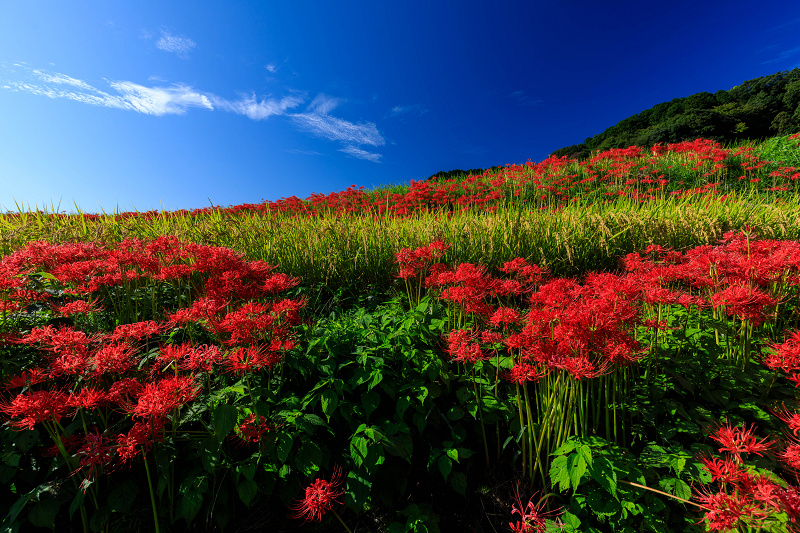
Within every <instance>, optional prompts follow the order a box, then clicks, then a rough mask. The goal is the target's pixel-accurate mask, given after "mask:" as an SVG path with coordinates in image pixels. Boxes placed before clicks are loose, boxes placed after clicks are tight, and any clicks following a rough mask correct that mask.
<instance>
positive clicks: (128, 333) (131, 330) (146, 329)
mask: <svg viewBox="0 0 800 533" xmlns="http://www.w3.org/2000/svg"><path fill="white" fill-rule="evenodd" d="M164 329H165V326H164V325H162V324H158V323H157V322H155V321H153V320H145V321H144V322H134V323H133V324H120V325H119V326H117V327H116V329H114V332H113V333H111V334H110V335H108V336H107V337H106V338H107V339H108V340H111V341H121V340H126V339H137V340H138V339H144V338H147V337H151V336H153V335H158V334H159V333H161V332H162V331H164Z"/></svg>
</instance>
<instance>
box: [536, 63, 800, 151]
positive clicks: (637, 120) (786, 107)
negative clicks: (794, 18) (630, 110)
mask: <svg viewBox="0 0 800 533" xmlns="http://www.w3.org/2000/svg"><path fill="white" fill-rule="evenodd" d="M798 130H800V69H798V68H795V69H793V70H790V71H783V72H778V73H776V74H772V75H769V76H763V77H761V78H756V79H754V80H749V81H746V82H744V83H742V84H741V85H738V86H736V87H734V88H733V89H731V90H729V91H722V90H720V91H717V92H716V93H714V94H711V93H708V92H702V93H697V94H693V95H691V96H687V97H685V98H675V99H674V100H672V101H670V102H663V103H660V104H657V105H655V106H653V107H651V108H650V109H647V110H646V111H642V112H641V113H639V114H637V115H633V116H632V117H628V118H626V119H624V120H622V121H620V122H619V123H618V124H617V125H615V126H611V127H610V128H608V129H607V130H605V131H604V132H603V133H600V134H598V135H595V136H594V137H588V138H587V139H586V140H585V141H583V143H581V144H575V145H572V146H566V147H564V148H560V149H558V150H556V151H555V152H553V153H552V154H551V155H554V156H558V157H560V156H563V155H568V156H571V157H577V158H585V157H588V156H589V155H590V154H591V152H593V151H595V150H607V149H609V148H627V147H628V146H633V145H637V146H643V147H650V146H652V145H654V144H656V143H675V142H681V141H687V140H694V139H696V138H698V137H702V138H705V139H714V140H717V141H720V142H722V143H728V142H731V141H740V140H745V139H753V140H757V139H764V138H767V137H772V136H775V135H786V134H789V133H794V132H796V131H798Z"/></svg>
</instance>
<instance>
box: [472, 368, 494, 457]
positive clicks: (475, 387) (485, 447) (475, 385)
mask: <svg viewBox="0 0 800 533" xmlns="http://www.w3.org/2000/svg"><path fill="white" fill-rule="evenodd" d="M472 389H473V391H474V392H475V403H476V404H477V405H478V418H479V419H480V421H481V434H482V435H483V451H484V452H485V454H486V466H487V467H488V466H489V464H490V462H489V444H487V442H486V426H485V425H484V423H483V409H481V400H480V397H479V396H478V383H477V381H476V380H475V366H473V367H472Z"/></svg>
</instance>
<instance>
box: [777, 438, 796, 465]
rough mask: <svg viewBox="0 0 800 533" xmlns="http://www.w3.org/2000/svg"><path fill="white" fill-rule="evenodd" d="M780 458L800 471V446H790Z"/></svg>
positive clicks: (779, 455) (780, 454)
mask: <svg viewBox="0 0 800 533" xmlns="http://www.w3.org/2000/svg"><path fill="white" fill-rule="evenodd" d="M778 457H780V459H781V460H782V461H783V462H784V463H786V465H788V466H789V467H790V468H792V469H794V470H800V444H790V445H788V446H787V447H786V449H785V450H783V451H782V452H781V453H779V454H778Z"/></svg>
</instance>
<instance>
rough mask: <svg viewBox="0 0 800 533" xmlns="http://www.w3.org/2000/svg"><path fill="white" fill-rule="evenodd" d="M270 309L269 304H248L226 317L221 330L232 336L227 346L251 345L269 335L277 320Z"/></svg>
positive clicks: (220, 323)
mask: <svg viewBox="0 0 800 533" xmlns="http://www.w3.org/2000/svg"><path fill="white" fill-rule="evenodd" d="M270 309H271V305H269V304H261V303H258V302H247V303H246V304H244V305H243V306H241V307H240V308H239V309H237V310H235V311H232V312H230V313H228V314H227V315H225V317H224V318H223V319H222V320H221V321H220V322H219V330H220V331H224V332H226V333H228V334H230V338H229V339H228V340H226V341H225V344H228V345H230V346H236V345H244V344H251V343H253V342H256V341H257V340H258V339H263V338H264V337H265V336H267V335H269V332H270V331H271V330H272V329H273V325H274V324H275V318H274V317H273V316H272V315H271V314H270V313H269V311H270Z"/></svg>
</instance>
